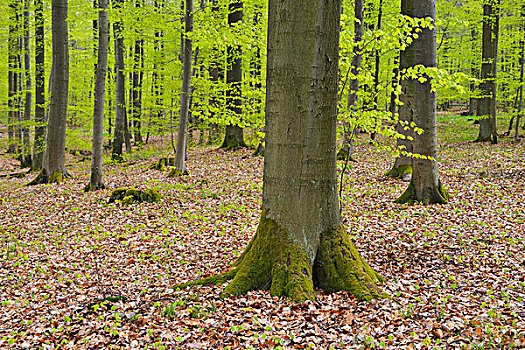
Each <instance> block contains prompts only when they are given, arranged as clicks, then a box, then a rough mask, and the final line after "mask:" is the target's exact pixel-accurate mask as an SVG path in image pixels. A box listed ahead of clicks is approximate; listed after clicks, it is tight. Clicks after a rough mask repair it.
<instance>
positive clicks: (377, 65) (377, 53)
mask: <svg viewBox="0 0 525 350" xmlns="http://www.w3.org/2000/svg"><path fill="white" fill-rule="evenodd" d="M382 17H383V0H379V9H378V14H377V30H378V31H379V30H381V20H382ZM379 68H381V50H380V49H377V50H375V70H374V110H375V111H377V108H378V105H377V101H378V99H379ZM376 129H377V117H375V118H374V131H372V133H371V134H370V138H371V139H372V140H374V139H375V138H376Z"/></svg>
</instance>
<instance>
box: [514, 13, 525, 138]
mask: <svg viewBox="0 0 525 350" xmlns="http://www.w3.org/2000/svg"><path fill="white" fill-rule="evenodd" d="M522 18H525V6H523V8H522ZM523 33H524V34H525V30H523ZM520 46H521V57H520V87H519V99H518V111H517V113H516V126H515V134H514V139H515V140H516V141H517V140H518V135H519V125H520V119H521V114H522V108H523V71H524V66H525V37H524V38H522V39H521V40H520Z"/></svg>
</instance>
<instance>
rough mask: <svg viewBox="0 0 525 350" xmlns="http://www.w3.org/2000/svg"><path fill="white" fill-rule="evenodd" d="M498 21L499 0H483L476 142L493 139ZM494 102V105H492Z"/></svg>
mask: <svg viewBox="0 0 525 350" xmlns="http://www.w3.org/2000/svg"><path fill="white" fill-rule="evenodd" d="M498 23H499V0H485V1H484V4H483V37H482V49H481V50H482V56H481V79H482V83H481V95H482V96H481V97H480V98H479V100H478V106H477V113H476V114H477V115H478V118H480V119H479V134H478V138H477V139H476V141H477V142H486V141H491V140H494V137H496V138H497V135H493V130H492V129H493V124H494V125H495V120H494V122H493V121H492V120H491V118H492V117H491V114H492V113H493V112H492V109H493V108H495V106H496V94H494V90H495V85H496V81H495V79H496V77H495V76H494V72H495V69H496V67H495V65H496V60H495V59H496V58H497V55H496V50H497V42H496V41H497V32H498V27H499V25H498ZM492 104H494V107H492Z"/></svg>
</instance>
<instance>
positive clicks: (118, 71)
mask: <svg viewBox="0 0 525 350" xmlns="http://www.w3.org/2000/svg"><path fill="white" fill-rule="evenodd" d="M122 3H123V0H115V3H114V8H116V9H120V7H121V6H122ZM113 32H114V35H115V80H116V87H115V127H114V133H113V145H112V146H113V149H112V153H111V159H112V160H116V161H121V160H122V146H123V144H124V142H125V138H126V133H127V123H126V91H125V81H124V79H125V75H124V37H123V36H122V23H121V22H120V20H117V21H115V23H113Z"/></svg>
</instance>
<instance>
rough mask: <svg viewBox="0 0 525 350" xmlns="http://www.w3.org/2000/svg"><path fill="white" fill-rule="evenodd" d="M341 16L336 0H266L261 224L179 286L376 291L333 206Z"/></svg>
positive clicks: (297, 294)
mask: <svg viewBox="0 0 525 350" xmlns="http://www.w3.org/2000/svg"><path fill="white" fill-rule="evenodd" d="M283 13H286V14H287V15H286V16H282V15H281V14H283ZM340 13H341V2H340V0H327V1H316V2H313V3H312V2H311V1H308V0H270V6H269V20H268V58H267V59H268V63H267V67H268V76H267V95H266V150H265V155H264V157H265V158H264V185H263V205H262V214H261V219H260V222H259V226H258V228H257V232H256V233H255V236H254V237H253V238H252V239H251V241H250V242H249V244H248V246H247V247H246V249H245V251H244V252H243V253H242V254H241V256H240V257H239V258H238V260H237V261H236V262H235V264H234V267H233V269H232V270H230V271H228V272H225V273H223V274H222V275H219V276H214V277H210V278H206V279H203V280H200V281H196V282H192V283H189V284H186V285H191V284H205V283H222V282H224V281H225V280H228V279H232V281H231V282H230V284H229V285H228V286H227V287H226V289H225V294H227V295H236V294H242V293H246V292H248V291H249V290H253V289H269V290H270V292H271V294H272V295H277V296H290V297H291V298H293V299H294V300H296V301H301V300H305V299H310V300H313V299H314V285H315V286H317V287H319V288H322V289H324V290H326V291H329V292H333V291H338V290H347V291H350V292H351V293H352V294H353V295H354V296H356V297H358V298H361V299H367V300H370V299H372V298H378V297H381V296H384V294H383V293H382V292H381V290H380V289H379V287H378V283H379V282H380V281H381V277H380V276H379V275H378V274H377V273H376V272H375V271H374V270H372V269H371V268H370V267H369V266H368V265H367V263H366V262H365V261H364V260H363V259H362V258H361V256H360V255H359V253H358V252H357V250H356V249H355V247H354V245H353V244H352V242H351V241H350V239H349V237H348V234H347V233H346V231H345V229H344V227H343V225H342V222H341V221H342V220H341V214H340V211H339V201H338V197H337V176H336V120H337V102H338V94H337V91H338V81H339V74H338V61H339V19H340ZM182 286H185V285H182Z"/></svg>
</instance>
